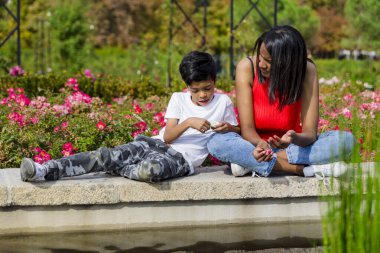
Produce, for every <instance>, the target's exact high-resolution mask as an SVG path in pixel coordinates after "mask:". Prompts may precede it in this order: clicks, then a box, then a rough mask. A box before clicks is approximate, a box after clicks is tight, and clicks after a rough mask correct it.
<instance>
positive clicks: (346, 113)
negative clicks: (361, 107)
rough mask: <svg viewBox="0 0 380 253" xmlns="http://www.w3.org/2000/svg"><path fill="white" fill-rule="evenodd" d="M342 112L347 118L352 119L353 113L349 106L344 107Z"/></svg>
mask: <svg viewBox="0 0 380 253" xmlns="http://www.w3.org/2000/svg"><path fill="white" fill-rule="evenodd" d="M342 114H343V116H344V117H346V118H347V119H351V118H352V113H351V111H350V110H349V109H348V108H343V109H342Z"/></svg>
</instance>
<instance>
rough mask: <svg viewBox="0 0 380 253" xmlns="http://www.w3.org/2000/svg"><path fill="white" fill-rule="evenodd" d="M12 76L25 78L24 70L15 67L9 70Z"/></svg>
mask: <svg viewBox="0 0 380 253" xmlns="http://www.w3.org/2000/svg"><path fill="white" fill-rule="evenodd" d="M9 74H10V75H11V76H23V75H24V70H23V69H22V68H21V67H20V66H14V67H13V68H11V69H10V70H9Z"/></svg>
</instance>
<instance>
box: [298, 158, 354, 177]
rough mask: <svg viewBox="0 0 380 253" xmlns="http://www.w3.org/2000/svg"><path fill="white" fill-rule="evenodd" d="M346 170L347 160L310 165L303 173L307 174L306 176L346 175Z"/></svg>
mask: <svg viewBox="0 0 380 253" xmlns="http://www.w3.org/2000/svg"><path fill="white" fill-rule="evenodd" d="M346 172H347V164H346V163H345V162H335V163H328V164H318V165H310V166H307V167H305V168H304V169H303V174H304V175H305V177H312V176H319V177H322V178H325V177H340V176H342V175H344V174H345V173H346Z"/></svg>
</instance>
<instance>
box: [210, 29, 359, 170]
mask: <svg viewBox="0 0 380 253" xmlns="http://www.w3.org/2000/svg"><path fill="white" fill-rule="evenodd" d="M255 51H256V56H253V57H247V58H245V59H243V60H241V61H240V62H239V64H238V66H237V69H236V97H237V107H238V111H239V118H240V125H241V133H242V137H241V136H239V135H238V134H236V133H226V134H218V133H217V134H215V135H214V136H213V137H212V138H211V139H210V140H209V142H208V146H207V147H208V149H209V152H210V153H211V154H212V155H213V156H215V157H216V158H218V159H220V160H221V161H225V162H230V163H231V170H232V173H233V174H234V175H235V176H242V175H245V174H247V173H249V172H251V171H252V172H253V173H254V175H255V174H256V173H258V174H260V175H261V176H268V175H270V174H271V173H272V172H286V173H293V174H296V175H300V176H314V175H315V174H318V173H319V174H322V175H323V176H340V175H341V174H342V173H344V172H345V170H346V169H345V166H344V163H343V162H336V161H341V160H343V159H344V158H346V157H347V156H348V155H350V154H351V152H352V149H353V147H354V144H355V140H354V137H353V135H352V134H351V133H349V132H343V131H330V132H327V133H323V134H321V135H317V127H318V117H319V115H318V110H319V108H318V107H319V88H318V75H317V70H316V67H315V65H314V63H313V62H312V61H311V60H309V59H307V49H306V43H305V41H304V39H303V37H302V35H301V34H300V33H299V32H298V31H297V30H296V29H295V28H293V27H291V26H276V27H274V28H272V29H271V30H269V31H267V32H265V33H263V34H262V35H261V36H260V37H259V38H258V40H257V41H256V43H255V46H254V52H255ZM231 147H233V148H231ZM332 162H333V163H332Z"/></svg>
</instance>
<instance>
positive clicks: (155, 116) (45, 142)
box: [0, 76, 380, 168]
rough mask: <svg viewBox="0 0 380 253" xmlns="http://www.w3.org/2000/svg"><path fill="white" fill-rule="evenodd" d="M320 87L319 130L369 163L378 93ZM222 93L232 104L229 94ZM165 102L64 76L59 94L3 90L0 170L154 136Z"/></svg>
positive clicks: (335, 83) (330, 83)
mask: <svg viewBox="0 0 380 253" xmlns="http://www.w3.org/2000/svg"><path fill="white" fill-rule="evenodd" d="M22 78H23V77H17V78H15V80H14V81H13V84H14V85H17V82H18V81H20V82H21V83H22V82H24V80H23V79H22ZM89 78H90V79H92V78H94V77H93V76H89ZM46 85H48V84H46ZM54 85H57V84H54ZM86 85H88V84H87V82H86ZM320 86H321V96H320V120H319V131H320V132H324V131H327V130H330V129H344V130H349V131H352V132H353V133H354V135H355V136H356V137H357V139H358V141H359V142H360V143H361V144H362V146H361V149H362V150H361V152H362V154H363V158H364V160H366V161H371V160H373V159H374V157H375V155H376V154H377V153H379V152H378V151H379V148H378V145H377V143H379V139H380V136H379V135H380V134H379V131H378V127H377V126H378V125H379V124H378V123H379V117H378V112H379V111H380V91H378V90H377V91H370V90H366V89H365V88H366V87H365V85H364V84H362V83H360V82H342V81H340V80H338V79H331V80H324V79H321V80H320ZM367 86H368V84H367ZM87 88H88V87H87ZM141 92H143V91H141ZM217 92H222V93H223V91H222V90H218V91H217ZM227 94H228V95H229V96H230V97H231V98H232V99H233V100H235V97H234V91H232V92H230V93H227ZM169 98H170V96H163V97H158V96H149V97H148V98H146V99H133V97H132V96H123V97H119V98H113V99H112V101H111V102H110V103H106V102H105V100H103V99H101V98H99V97H92V96H90V95H88V94H87V93H85V92H83V91H82V90H81V83H80V82H78V80H77V79H76V78H69V79H68V80H67V81H66V83H65V84H64V86H63V87H62V88H61V89H60V92H59V93H50V95H46V96H36V97H33V98H31V97H28V96H27V95H26V94H25V91H24V89H23V88H17V86H15V87H13V88H8V89H7V95H6V96H5V97H1V98H0V99H1V105H0V130H1V136H0V168H9V167H18V166H19V164H20V162H21V159H22V158H23V157H33V158H34V160H35V161H37V162H44V161H47V160H49V159H52V158H59V157H62V156H67V155H71V154H74V153H78V152H83V151H88V150H94V149H96V148H98V147H100V146H108V147H112V146H116V145H120V144H123V143H126V142H129V141H131V140H132V139H133V138H134V137H135V136H136V135H137V134H142V133H143V134H145V135H148V136H151V135H156V134H158V130H159V129H160V128H161V127H163V126H164V125H165V122H164V113H165V109H166V105H167V102H168V99H169Z"/></svg>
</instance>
